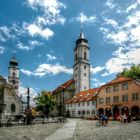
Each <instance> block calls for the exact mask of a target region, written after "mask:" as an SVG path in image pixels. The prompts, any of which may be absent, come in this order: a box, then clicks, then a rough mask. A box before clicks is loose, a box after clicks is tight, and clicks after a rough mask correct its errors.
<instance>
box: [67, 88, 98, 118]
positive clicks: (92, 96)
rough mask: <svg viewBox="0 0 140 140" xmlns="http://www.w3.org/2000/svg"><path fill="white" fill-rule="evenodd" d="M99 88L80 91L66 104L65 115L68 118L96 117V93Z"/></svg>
mask: <svg viewBox="0 0 140 140" xmlns="http://www.w3.org/2000/svg"><path fill="white" fill-rule="evenodd" d="M99 89H100V88H94V89H89V90H85V91H81V92H79V93H78V94H76V95H75V96H74V97H73V98H72V99H70V100H68V101H67V102H66V112H67V113H66V114H67V116H69V117H90V116H96V114H97V113H96V105H97V103H96V102H97V93H98V91H99Z"/></svg>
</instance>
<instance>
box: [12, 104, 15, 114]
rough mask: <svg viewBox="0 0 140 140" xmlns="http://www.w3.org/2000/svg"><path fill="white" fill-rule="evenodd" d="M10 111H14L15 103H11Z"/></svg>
mask: <svg viewBox="0 0 140 140" xmlns="http://www.w3.org/2000/svg"><path fill="white" fill-rule="evenodd" d="M11 112H16V106H15V104H11Z"/></svg>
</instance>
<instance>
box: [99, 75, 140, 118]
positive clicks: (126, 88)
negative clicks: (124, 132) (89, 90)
mask: <svg viewBox="0 0 140 140" xmlns="http://www.w3.org/2000/svg"><path fill="white" fill-rule="evenodd" d="M97 110H98V114H101V113H105V114H106V115H107V116H113V117H114V119H116V118H117V117H118V116H119V115H120V114H122V113H125V114H126V115H128V114H132V116H137V117H138V116H139V115H140V80H138V79H133V78H127V77H122V76H118V77H116V78H115V79H113V80H112V81H110V82H108V83H106V84H105V85H103V86H102V87H101V89H100V91H99V93H98V102H97Z"/></svg>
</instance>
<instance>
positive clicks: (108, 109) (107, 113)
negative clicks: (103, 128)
mask: <svg viewBox="0 0 140 140" xmlns="http://www.w3.org/2000/svg"><path fill="white" fill-rule="evenodd" d="M105 114H106V116H108V117H111V116H112V113H111V108H106V109H105Z"/></svg>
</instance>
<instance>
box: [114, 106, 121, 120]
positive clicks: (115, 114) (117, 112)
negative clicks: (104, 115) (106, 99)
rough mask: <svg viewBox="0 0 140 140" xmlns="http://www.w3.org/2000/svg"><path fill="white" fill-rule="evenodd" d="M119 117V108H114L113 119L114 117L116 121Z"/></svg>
mask: <svg viewBox="0 0 140 140" xmlns="http://www.w3.org/2000/svg"><path fill="white" fill-rule="evenodd" d="M119 115H120V110H119V108H118V107H117V106H115V107H114V108H113V117H114V119H115V120H116V119H117V117H118V116H119Z"/></svg>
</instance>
